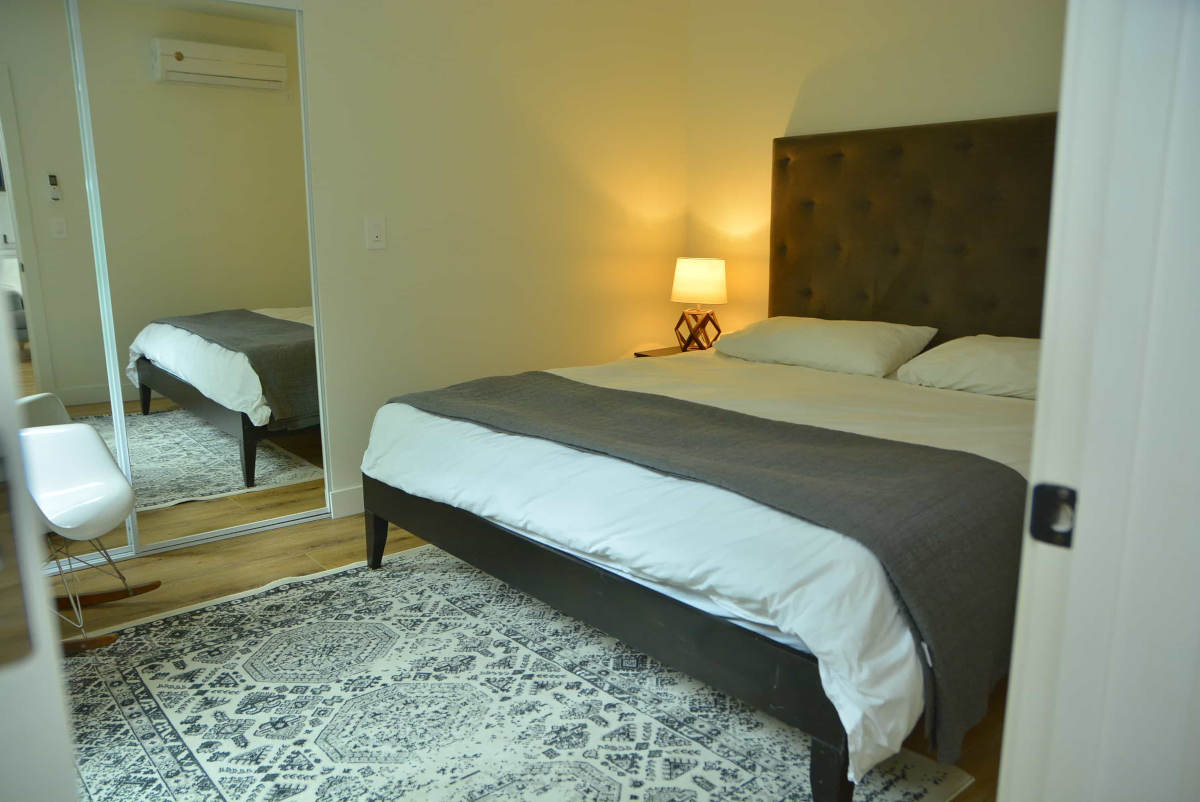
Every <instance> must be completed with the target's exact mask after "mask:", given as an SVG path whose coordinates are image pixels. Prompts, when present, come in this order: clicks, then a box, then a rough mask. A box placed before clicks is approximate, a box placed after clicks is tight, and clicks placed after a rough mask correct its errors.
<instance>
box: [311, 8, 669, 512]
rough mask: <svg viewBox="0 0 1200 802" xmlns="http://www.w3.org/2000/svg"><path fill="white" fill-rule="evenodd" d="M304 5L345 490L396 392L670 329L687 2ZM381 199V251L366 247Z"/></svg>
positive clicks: (331, 403)
mask: <svg viewBox="0 0 1200 802" xmlns="http://www.w3.org/2000/svg"><path fill="white" fill-rule="evenodd" d="M310 6H311V7H310V8H309V9H308V10H306V12H305V34H306V48H307V55H308V80H309V86H308V100H309V104H310V128H311V156H312V177H313V190H314V202H315V206H316V219H317V225H316V241H317V259H318V263H319V270H320V293H319V294H320V305H321V313H322V329H323V334H324V338H325V372H326V376H325V379H326V381H325V390H326V398H327V400H328V408H329V412H330V420H329V428H330V431H329V432H328V435H329V438H330V442H331V444H332V448H331V453H329V454H328V455H327V464H329V465H331V466H332V471H333V480H332V483H331V484H332V490H333V492H334V494H335V496H334V503H335V505H337V507H336V508H337V509H338V510H348V509H353V508H354V506H355V505H356V504H357V505H361V496H360V494H359V491H358V486H359V484H360V476H359V464H360V462H361V459H362V452H363V449H364V447H365V446H366V442H367V433H368V429H369V426H370V422H371V419H372V416H373V415H374V412H375V410H376V409H378V407H379V405H380V404H382V403H383V402H384V401H386V400H387V399H388V398H389V397H390V396H393V395H396V394H398V393H403V392H406V391H408V390H415V389H419V388H428V387H433V386H436V385H439V384H445V383H447V382H453V381H458V380H462V379H466V378H469V377H473V376H479V375H482V374H487V373H503V372H512V371H519V370H526V369H532V368H545V367H551V366H555V365H565V364H570V363H580V362H598V361H602V360H609V359H615V358H617V357H620V356H623V355H627V354H629V353H630V351H631V349H633V348H634V347H636V346H641V345H647V344H653V343H666V342H669V341H670V338H671V336H672V335H671V333H670V328H671V326H672V325H673V324H674V322H675V317H676V316H677V315H678V312H677V310H676V307H675V306H673V305H671V304H670V303H668V301H667V296H668V294H669V292H670V282H671V269H672V266H673V264H674V260H675V257H676V256H679V255H680V254H681V248H682V247H683V214H684V204H685V175H684V149H683V142H684V120H683V99H684V80H683V79H684V76H683V69H682V67H683V56H684V44H685V39H684V34H685V29H684V25H683V16H682V10H683V7H682V4H681V3H677V2H644V0H612V1H611V2H604V3H559V2H550V1H549V0H547V1H545V2H527V3H525V2H523V3H479V2H469V1H468V0H447V2H439V3H407V4H394V3H378V2H372V1H370V0H347V1H346V2H338V3H314V4H310ZM367 215H385V216H386V217H387V223H388V239H389V247H388V249H387V250H384V251H366V250H364V248H363V217H364V216H367Z"/></svg>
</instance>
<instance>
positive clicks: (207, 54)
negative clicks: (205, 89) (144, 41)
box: [151, 39, 287, 89]
mask: <svg viewBox="0 0 1200 802" xmlns="http://www.w3.org/2000/svg"><path fill="white" fill-rule="evenodd" d="M151 46H152V49H153V54H154V63H153V75H154V80H156V81H181V82H184V83H191V84H213V85H216V86H243V87H248V88H251V89H283V88H284V87H285V86H286V85H287V57H286V56H285V55H284V54H283V53H273V52H271V51H270V50H249V49H247V48H244V47H226V46H225V45H210V44H204V43H202V42H185V41H183V40H181V39H153V40H151Z"/></svg>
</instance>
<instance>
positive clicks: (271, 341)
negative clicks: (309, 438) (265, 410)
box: [154, 309, 320, 429]
mask: <svg viewBox="0 0 1200 802" xmlns="http://www.w3.org/2000/svg"><path fill="white" fill-rule="evenodd" d="M154 322H155V323H165V324H167V325H168V326H174V327H175V328H178V329H183V330H184V331H189V332H191V333H192V334H195V335H196V336H198V337H203V338H204V339H206V340H208V341H209V342H210V343H215V344H216V345H219V346H221V347H222V348H225V349H227V350H229V351H238V352H240V353H243V354H245V355H246V358H247V359H248V360H250V367H252V368H254V372H255V373H257V374H258V380H259V381H260V382H261V383H262V388H263V396H264V397H265V398H266V399H267V403H268V404H269V405H270V406H271V422H270V424H269V425H270V426H271V427H273V428H285V427H286V428H293V429H298V428H301V427H304V426H311V425H313V424H316V423H318V422H319V421H320V409H319V405H318V402H317V349H316V340H315V338H314V336H313V327H312V326H308V325H305V324H304V323H296V322H293V321H291V320H280V319H278V318H274V317H268V316H267V315H260V314H257V313H256V312H251V311H249V310H247V309H226V310H223V311H220V312H205V313H204V314H200V315H183V316H180V317H164V318H161V319H159V320H156V321H154Z"/></svg>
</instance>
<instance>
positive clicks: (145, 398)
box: [138, 384, 150, 415]
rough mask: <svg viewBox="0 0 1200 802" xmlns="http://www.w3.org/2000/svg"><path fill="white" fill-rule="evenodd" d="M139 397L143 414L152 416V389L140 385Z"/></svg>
mask: <svg viewBox="0 0 1200 802" xmlns="http://www.w3.org/2000/svg"><path fill="white" fill-rule="evenodd" d="M138 395H140V396H141V401H142V414H143V415H149V414H150V388H149V387H148V386H146V385H144V384H139V385H138Z"/></svg>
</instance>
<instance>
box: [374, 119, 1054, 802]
mask: <svg viewBox="0 0 1200 802" xmlns="http://www.w3.org/2000/svg"><path fill="white" fill-rule="evenodd" d="M1053 139H1054V118H1053V116H1052V115H1035V116H1026V117H1017V118H1003V119H997V120H982V121H967V122H959V123H947V124H938V125H927V126H915V127H906V128H897V129H881V130H873V131H859V132H849V133H833V134H822V135H817V136H805V137H789V138H783V139H779V140H776V142H775V144H774V162H773V165H774V166H773V186H772V222H771V235H770V242H771V249H772V250H771V267H770V296H769V314H770V315H772V316H775V315H792V316H809V317H824V318H831V319H850V320H884V321H889V322H894V323H908V324H914V325H928V326H935V327H937V328H938V334H937V336H936V338H935V340H934V342H933V344H937V343H940V342H944V341H947V340H950V339H954V338H958V337H962V336H967V335H973V334H979V333H988V334H996V335H1011V336H1017V337H1036V336H1037V335H1038V332H1039V328H1040V310H1041V293H1042V283H1043V276H1044V265H1045V247H1046V235H1047V228H1048V217H1049V197H1050V175H1051V165H1052V159H1053ZM552 375H553V376H557V377H559V378H561V379H567V380H570V381H569V383H570V384H572V385H586V386H588V387H591V388H603V389H607V390H617V391H620V392H622V393H630V392H633V393H636V394H646V395H648V396H652V397H655V398H668V399H686V400H687V401H688V402H691V403H699V404H702V405H706V406H708V407H711V408H712V409H714V410H724V411H731V412H734V413H742V414H745V415H749V416H752V417H754V418H756V419H765V420H769V421H779V422H783V423H789V424H803V425H807V426H813V427H817V428H818V429H822V430H831V431H835V432H840V433H845V434H848V435H865V436H867V437H868V438H874V439H876V440H880V439H881V440H885V441H888V442H893V443H910V444H917V445H920V446H932V447H933V448H935V449H942V450H948V451H953V452H955V453H961V454H964V455H972V456H978V457H982V458H984V461H985V462H987V463H989V464H991V465H996V466H1004V468H1005V469H1010V470H1012V471H1015V472H1016V474H1018V475H1022V474H1024V472H1025V471H1026V470H1027V466H1028V450H1029V440H1030V431H1031V425H1032V413H1033V402H1031V401H1028V400H1024V399H1013V398H999V397H995V396H983V395H976V394H971V393H962V392H954V391H946V390H931V389H928V388H922V387H914V386H912V385H906V384H902V383H900V382H897V381H896V380H895V379H891V378H874V377H865V376H852V375H845V374H836V373H829V372H826V371H817V370H811V369H806V368H798V367H795V366H780V365H768V364H763V363H750V362H745V361H743V360H738V359H734V358H732V357H726V356H723V355H721V354H716V353H712V352H703V353H698V354H680V355H679V356H672V357H666V358H657V359H649V360H646V359H643V360H632V359H631V360H626V361H622V362H619V363H614V364H612V365H606V366H595V367H588V368H569V369H565V370H559V371H553V372H552ZM418 395H419V394H418ZM408 398H409V399H412V398H413V397H408ZM713 414H714V416H716V415H717V413H716V412H714V413H713ZM363 483H364V500H365V506H366V509H367V516H366V517H367V524H366V526H367V531H366V538H367V553H368V563H369V564H370V565H372V566H378V565H379V564H380V560H381V558H382V552H383V548H384V544H385V541H386V536H387V526H388V523H389V522H391V523H395V524H397V525H398V526H401V527H403V528H405V529H407V530H409V531H411V532H413V533H414V534H416V535H417V536H418V537H421V538H424V539H426V540H429V541H430V542H432V543H434V544H435V545H437V546H439V547H441V548H443V549H445V550H446V551H449V552H450V553H452V554H455V555H456V556H458V557H460V558H462V559H464V560H466V561H467V562H469V563H472V564H474V565H476V566H477V567H479V568H481V569H483V570H484V571H487V572H488V573H491V574H493V575H494V576H496V577H498V578H500V579H502V580H504V581H506V582H508V583H509V584H511V585H513V586H515V587H517V588H520V589H522V590H524V591H526V592H528V593H530V594H531V595H533V596H536V597H538V598H541V599H542V600H544V601H546V602H548V603H550V604H551V605H553V606H554V607H557V608H558V609H560V610H562V611H563V612H566V613H568V614H571V615H574V616H576V617H578V618H580V619H582V620H584V621H587V622H589V623H591V624H593V625H595V626H597V627H599V628H600V629H603V630H605V631H607V632H609V633H610V634H612V635H615V636H617V637H619V638H621V639H622V640H624V641H625V642H626V643H628V644H629V645H630V646H632V647H634V648H636V649H639V650H642V651H645V652H646V653H648V654H649V655H651V656H652V657H655V658H656V659H659V660H661V661H663V662H664V663H666V664H668V665H671V666H673V667H675V668H677V669H680V670H682V671H684V672H686V673H688V674H691V675H692V676H695V677H697V678H698V679H701V680H704V681H706V682H708V683H710V684H712V685H713V686H714V687H716V688H718V689H720V690H723V691H725V692H728V693H730V694H732V695H734V696H737V697H739V698H741V699H742V700H744V701H746V702H747V703H749V704H751V705H754V706H756V707H758V708H760V709H763V710H765V711H767V712H769V713H771V714H772V715H774V716H776V717H777V718H779V719H781V720H782V721H784V722H786V723H788V724H791V725H793V726H796V727H798V728H800V729H801V730H803V731H805V732H807V733H809V734H810V735H811V736H812V761H811V768H810V775H811V782H812V788H813V794H814V798H816V799H817V800H822V801H824V800H848V799H850V797H851V795H852V793H853V782H852V779H853V778H858V777H861V776H862V775H863V774H864V773H865V772H866V771H867V770H869V769H870V767H871V766H872V765H874V764H875V763H876V762H878V761H879V760H880V759H882V758H884V757H886V756H887V755H888V754H890V753H891V752H894V751H896V750H897V749H898V748H899V744H900V743H901V742H902V741H903V739H904V738H905V737H906V736H907V735H908V733H909V732H910V731H911V730H912V729H913V727H914V726H915V725H916V723H917V720H918V719H919V718H920V717H921V715H922V714H923V713H924V714H925V715H926V719H927V727H928V726H931V722H930V719H931V716H930V713H931V708H930V706H929V705H930V704H932V700H933V698H934V697H933V694H932V691H930V686H929V684H928V683H929V679H928V678H929V670H928V669H929V668H930V667H931V666H932V664H933V660H932V659H931V658H930V656H929V652H928V651H927V649H928V644H927V643H926V642H925V641H924V640H920V641H919V640H918V638H916V637H915V636H914V634H913V632H914V630H913V628H912V627H911V626H910V621H909V619H908V618H907V617H906V615H904V614H903V612H904V611H903V610H902V609H901V607H902V606H903V605H901V604H900V603H899V601H898V600H897V597H896V594H894V593H893V591H892V589H891V584H890V583H891V582H892V581H894V579H895V577H894V576H892V575H891V574H890V573H888V572H887V571H885V569H884V568H883V566H882V565H881V564H880V562H879V561H878V560H876V559H875V557H874V555H873V554H872V553H871V552H870V551H868V550H867V549H865V548H864V547H863V546H862V545H861V544H859V543H858V542H856V541H855V540H854V539H852V538H848V537H845V536H843V535H841V534H839V532H838V531H835V530H831V529H829V528H828V527H821V526H817V525H815V524H813V523H811V522H809V521H806V520H802V519H800V518H797V517H795V516H792V515H787V514H785V513H784V512H781V511H780V510H778V509H775V508H772V507H769V506H765V505H763V504H759V503H757V502H755V501H753V500H751V499H749V498H746V497H745V496H743V495H739V494H737V493H733V492H730V491H729V490H728V489H727V488H724V487H717V486H711V485H709V484H706V483H704V482H696V481H688V480H687V479H686V478H681V477H679V476H675V475H669V474H663V473H659V472H656V471H654V470H651V469H649V468H647V467H645V465H640V464H633V463H631V462H629V461H626V460H621V459H614V458H613V457H611V456H606V455H605V454H598V453H590V452H588V451H580V450H578V449H577V448H572V447H570V446H568V445H564V444H562V443H559V442H553V441H552V440H548V439H544V438H540V437H527V436H522V435H519V434H513V433H511V432H510V431H509V430H505V429H504V428H503V427H501V428H500V429H499V430H497V429H496V428H494V427H489V426H481V425H478V423H477V422H475V421H472V420H464V419H458V418H455V417H454V416H452V415H449V416H448V415H439V414H430V412H429V410H428V409H423V408H421V403H419V402H417V401H415V400H409V401H408V402H406V403H390V404H388V405H385V406H384V407H383V408H382V409H381V410H380V412H379V413H378V415H377V417H376V420H375V424H374V426H373V429H372V435H371V441H370V444H369V446H368V449H367V452H366V454H365V455H364V460H363ZM1022 488H1023V483H1022ZM1018 506H1019V504H1018ZM1018 515H1019V510H1018ZM1013 538H1014V539H1015V540H1016V542H1017V543H1019V538H1020V534H1019V526H1017V527H1015V531H1014V532H1013ZM1009 568H1010V569H1011V574H1010V575H1011V576H1012V578H1013V582H1012V584H1013V587H1012V591H1013V594H1014V595H1015V564H1014V565H1013V566H1009ZM1006 603H1007V602H1006ZM1002 606H1003V605H1002ZM1009 612H1010V614H1011V610H1010V611H1009ZM923 651H924V654H922V652H923ZM935 652H936V647H935ZM955 657H957V656H955ZM1003 657H1004V658H1005V659H1004V664H1005V665H1006V664H1007V660H1006V655H1003ZM938 659H939V660H942V659H943V658H941V657H939V658H938ZM923 661H924V663H923ZM994 679H995V678H994V677H990V676H989V677H986V678H981V679H980V680H979V681H980V682H983V681H985V680H986V682H987V683H990V682H992V681H993V680H994ZM976 712H978V711H976ZM979 715H982V713H979ZM939 750H941V746H939ZM946 754H949V755H950V756H951V757H953V748H952V747H948V748H947V751H946Z"/></svg>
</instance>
